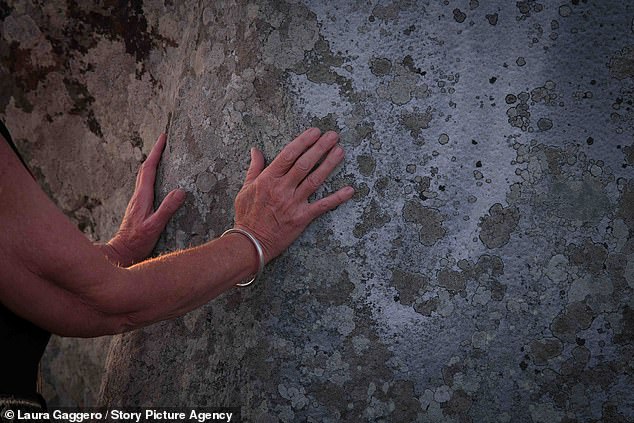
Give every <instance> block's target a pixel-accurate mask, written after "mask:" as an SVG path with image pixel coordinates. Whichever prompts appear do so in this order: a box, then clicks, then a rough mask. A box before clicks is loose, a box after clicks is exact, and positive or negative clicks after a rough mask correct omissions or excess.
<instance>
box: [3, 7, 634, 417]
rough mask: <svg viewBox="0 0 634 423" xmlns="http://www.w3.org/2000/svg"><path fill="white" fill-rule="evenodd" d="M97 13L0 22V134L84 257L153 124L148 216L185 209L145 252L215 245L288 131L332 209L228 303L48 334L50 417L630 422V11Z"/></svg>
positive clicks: (49, 13)
mask: <svg viewBox="0 0 634 423" xmlns="http://www.w3.org/2000/svg"><path fill="white" fill-rule="evenodd" d="M40 3H41V4H40ZM206 3H208V4H206ZM113 4H114V3H112V2H105V4H103V5H97V4H96V3H95V2H75V1H70V0H69V1H66V2H64V1H60V0H51V1H47V2H36V1H33V2H31V1H26V0H22V1H6V0H0V20H1V23H0V34H1V36H2V38H1V39H0V116H1V117H2V118H3V119H4V120H5V121H6V122H7V124H8V126H9V127H10V129H11V130H12V132H13V134H14V136H15V138H16V139H17V142H18V146H19V148H20V149H21V150H22V151H24V152H25V155H26V157H27V158H28V161H29V164H30V166H31V167H32V169H33V170H34V172H35V173H36V175H37V176H38V179H39V182H40V184H41V185H42V187H43V188H44V189H45V190H46V191H47V192H48V193H49V195H50V196H51V197H52V198H53V200H54V201H55V202H56V203H57V204H58V206H59V207H60V208H61V209H62V210H64V212H65V213H66V214H67V215H68V216H69V217H70V218H71V219H72V220H73V221H74V222H76V224H77V225H78V227H79V228H80V229H81V230H82V231H84V232H85V233H86V235H87V236H89V237H91V238H93V239H95V240H98V239H101V240H106V239H108V237H109V236H111V235H112V234H113V233H114V231H115V230H116V227H117V225H118V221H119V219H120V218H121V213H122V212H123V210H124V209H125V204H126V202H127V199H128V198H129V196H130V194H131V192H132V187H133V181H134V175H135V172H136V169H137V168H138V166H139V164H140V163H141V162H142V160H143V159H144V157H145V154H147V153H148V151H149V149H150V148H151V146H152V143H153V141H154V140H155V139H156V136H157V135H158V133H159V132H160V131H163V130H166V131H168V132H169V139H170V141H169V146H168V149H167V150H166V153H165V156H164V161H163V164H162V168H161V172H160V178H159V184H158V188H157V195H158V196H159V197H161V196H163V195H165V193H167V192H168V191H169V190H171V189H173V188H174V187H177V186H180V187H183V188H185V189H186V190H187V191H188V192H189V195H188V200H187V202H186V204H185V206H184V207H183V208H182V210H181V211H179V212H178V214H177V215H176V217H175V218H174V220H173V221H172V222H171V224H170V225H169V227H168V229H167V231H166V233H165V234H164V236H163V237H162V239H161V241H160V243H159V246H158V247H157V252H164V251H171V250H174V249H177V248H184V247H187V246H189V245H196V244H200V243H203V242H205V241H206V240H208V239H211V238H213V237H215V236H217V235H218V234H220V233H221V231H223V230H224V229H226V228H228V227H229V226H230V225H231V224H232V218H233V211H232V207H233V198H234V196H235V194H236V193H237V191H238V189H239V188H240V185H241V181H242V179H243V177H244V173H245V169H246V167H247V164H248V163H247V162H248V150H249V147H250V146H251V145H255V146H258V147H260V148H261V149H263V151H264V152H265V156H266V157H267V158H268V159H271V158H273V157H274V156H275V154H276V153H277V152H278V151H279V150H280V148H281V147H282V146H283V145H284V144H285V143H286V142H287V141H289V140H290V139H291V138H292V137H293V136H294V135H295V134H296V133H298V132H299V131H300V130H301V129H302V128H304V127H306V126H308V125H316V126H319V127H320V128H322V129H323V130H328V129H335V130H338V131H339V132H340V133H341V138H342V144H343V146H344V148H345V150H346V152H347V161H346V163H345V164H344V165H343V166H342V167H341V168H339V169H338V170H337V171H336V173H335V174H334V175H333V176H332V177H331V178H330V179H329V180H328V182H327V183H326V185H325V186H324V188H323V189H322V190H320V191H319V192H318V196H321V195H323V194H324V193H327V192H329V191H332V190H335V189H336V188H338V187H340V186H343V185H345V184H350V183H351V184H353V185H354V186H355V187H356V189H357V194H356V195H355V197H354V199H353V200H352V201H351V202H350V203H348V204H346V205H344V206H341V207H339V208H338V209H337V210H335V211H333V212H332V213H330V214H329V215H327V216H325V217H323V218H321V219H319V220H318V221H317V222H315V223H314V224H313V225H312V226H311V227H310V228H309V229H308V230H307V232H306V233H305V234H304V235H303V236H302V237H301V238H300V239H299V240H298V241H297V242H296V243H295V244H294V245H293V246H292V247H291V248H290V249H289V250H288V251H287V252H286V253H285V254H284V255H283V256H281V257H280V258H279V259H278V260H276V261H275V262H274V263H272V264H271V265H270V266H268V268H267V270H266V273H265V275H264V277H263V278H262V279H261V280H260V281H259V282H258V283H257V284H256V285H255V286H253V287H252V288H249V289H240V290H238V289H236V290H233V291H231V292H229V293H227V294H226V295H224V296H223V297H221V298H218V299H216V300H215V301H213V302H211V303H210V304H208V305H207V306H205V307H202V308H201V309H199V310H197V311H194V312H192V313H189V314H188V315H186V316H184V317H182V318H180V319H176V320H173V321H169V322H163V323H160V324H157V325H154V326H152V327H149V328H146V329H143V330H139V331H136V332H132V333H128V334H125V335H121V336H116V337H113V338H102V339H98V340H94V341H87V340H66V339H59V338H56V339H54V340H53V341H52V343H51V345H50V346H49V349H48V352H47V355H46V356H45V359H44V361H43V370H44V372H43V373H44V378H45V390H44V394H45V396H46V397H47V398H48V399H49V401H50V403H51V404H53V405H77V404H78V405H95V404H100V405H174V406H176V405H200V406H203V405H208V406H219V405H235V406H240V407H241V408H242V414H243V416H245V417H247V418H248V420H249V421H258V422H265V421H288V422H294V421H320V422H328V421H350V422H357V421H421V422H426V421H429V422H440V421H443V422H463V421H474V422H479V421H490V422H572V421H578V422H594V421H599V420H602V421H615V422H619V421H623V422H625V421H631V420H632V419H634V389H633V386H634V375H633V371H634V370H633V368H632V356H633V354H634V345H633V342H634V297H633V296H632V294H633V290H634V275H633V272H634V237H633V234H634V174H633V173H632V166H633V165H634V159H633V157H634V153H633V152H634V143H633V142H632V138H631V134H632V131H633V130H634V112H633V111H632V110H631V108H632V102H633V101H634V94H633V93H634V80H633V78H634V61H633V59H632V57H633V52H634V40H633V36H634V35H633V32H634V26H633V23H632V22H633V18H634V6H632V5H630V4H629V3H628V2H619V1H616V0H609V1H607V0H606V1H601V2H592V1H590V2H586V1H579V0H572V1H563V0H562V1H559V2H546V1H542V2H539V1H536V0H527V1H517V2H507V1H486V2H485V1H477V0H470V1H467V0H462V1H451V2H450V1H444V2H435V1H416V0H395V1H392V2H389V1H387V2H380V3H377V2H358V1H353V0H341V1H334V0H331V1H312V0H301V1H293V2H291V1H289V2H286V1H266V0H259V1H246V0H238V1H217V2H193V1H183V2H172V1H167V0H166V1H164V2H161V1H155V0H145V1H140V0H137V1H132V2H129V4H128V5H127V6H125V7H119V6H114V5H113ZM106 355H107V357H106Z"/></svg>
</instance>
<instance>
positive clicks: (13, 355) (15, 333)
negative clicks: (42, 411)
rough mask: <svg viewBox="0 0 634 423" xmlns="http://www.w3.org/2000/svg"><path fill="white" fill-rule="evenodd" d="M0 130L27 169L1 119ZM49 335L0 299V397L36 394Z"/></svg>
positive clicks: (36, 395)
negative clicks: (40, 367)
mask: <svg viewBox="0 0 634 423" xmlns="http://www.w3.org/2000/svg"><path fill="white" fill-rule="evenodd" d="M0 134H2V136H3V137H4V139H5V140H7V142H8V143H9V145H10V146H11V148H12V149H13V151H15V153H16V155H17V156H18V157H19V158H20V161H21V162H22V164H24V166H25V167H26V168H27V169H28V167H27V166H26V163H25V162H24V160H23V159H22V157H21V156H20V154H19V153H18V150H17V149H16V147H15V145H14V144H13V140H12V139H11V135H10V134H9V131H8V130H7V128H6V127H5V126H4V124H3V123H2V121H0ZM1 277H3V275H1V274H0V278H1ZM50 336H51V334H50V333H49V332H47V331H45V330H44V329H41V328H39V327H37V326H35V325H34V324H33V323H31V322H29V321H28V320H25V319H23V318H21V317H19V316H17V315H16V314H14V313H13V312H11V311H10V310H9V309H8V308H6V307H5V306H4V305H2V304H1V303H0V398H1V397H2V395H16V396H17V395H20V396H34V397H38V394H37V388H36V385H37V369H38V365H39V363H40V359H41V358H42V354H44V349H45V348H46V344H48V340H49V338H50ZM0 405H1V404H0Z"/></svg>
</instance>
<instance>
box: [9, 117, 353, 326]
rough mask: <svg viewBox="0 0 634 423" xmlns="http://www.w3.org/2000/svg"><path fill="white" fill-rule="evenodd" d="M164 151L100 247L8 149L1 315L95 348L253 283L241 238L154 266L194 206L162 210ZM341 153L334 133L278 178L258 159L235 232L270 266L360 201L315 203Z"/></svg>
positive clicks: (336, 196)
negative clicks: (177, 216)
mask: <svg viewBox="0 0 634 423" xmlns="http://www.w3.org/2000/svg"><path fill="white" fill-rule="evenodd" d="M165 143H166V136H165V135H161V136H160V137H159V139H158V141H157V143H156V144H155V146H154V148H153V149H152V152H151V153H150V154H149V156H148V158H147V160H146V161H145V162H144V163H143V165H142V166H141V169H140V170H139V173H138V176H137V180H136V188H135V192H134V194H133V196H132V199H131V200H130V203H129V204H128V207H127V209H126V213H125V216H124V218H123V221H122V224H121V228H120V229H119V231H118V233H117V234H116V235H115V236H114V238H113V239H112V240H110V241H109V242H108V243H107V244H101V245H99V244H93V243H91V242H90V241H89V240H88V239H87V238H86V237H85V236H84V235H83V234H82V233H81V232H80V231H79V230H78V229H77V228H75V227H74V226H73V224H72V223H71V222H70V221H69V220H68V219H67V218H66V216H65V215H64V214H63V213H62V212H61V211H59V210H58V209H57V208H56V207H55V205H54V204H53V203H52V202H51V201H50V200H49V199H48V197H47V196H46V194H45V193H44V192H43V191H42V190H41V189H40V187H39V186H38V185H37V183H36V182H35V181H34V180H33V178H32V177H31V176H30V175H29V173H28V171H27V170H26V169H25V168H24V167H23V166H22V164H21V163H20V162H19V160H18V158H17V157H16V156H15V154H13V152H12V151H11V149H10V148H9V146H8V144H7V143H6V142H4V141H2V142H0V199H1V201H0V275H2V276H0V301H1V302H2V304H4V305H5V306H6V307H7V308H9V309H10V310H12V311H13V312H14V313H16V314H17V315H19V316H21V317H23V318H25V319H27V320H29V321H31V322H33V323H35V324H36V325H38V326H40V327H42V328H44V329H46V330H48V331H50V332H53V333H55V334H59V335H62V336H78V337H93V336H101V335H108V334H114V333H120V332H125V331H129V330H132V329H136V328H140V327H143V326H147V325H149V324H152V323H155V322H158V321H161V320H166V319H171V318H175V317H177V316H181V315H183V314H185V313H187V312H188V311H191V310H193V309H195V308H197V307H200V306H201V305H203V304H206V303H207V302H209V301H210V300H211V299H213V298H215V297H216V296H218V295H220V294H222V293H223V292H225V291H227V290H228V289H230V288H232V287H234V286H235V284H236V283H238V282H241V281H243V280H245V279H247V278H248V277H249V276H251V275H252V274H254V273H255V272H256V271H257V268H258V258H257V254H256V251H255V248H254V247H253V245H252V244H251V242H250V241H249V240H248V239H247V238H246V237H245V236H244V235H241V234H229V235H227V236H225V237H223V238H218V239H215V240H212V241H210V242H207V243H205V244H203V245H200V246H198V247H194V248H190V249H186V250H181V251H176V252H173V253H170V254H166V255H163V256H160V257H157V258H152V259H149V260H144V259H145V258H146V257H147V255H148V254H150V252H151V251H152V249H153V247H154V245H155V243H156V241H157V240H158V237H159V236H160V234H161V232H162V231H163V229H164V228H165V225H166V224H167V222H168V220H169V218H170V217H171V216H172V215H173V213H174V212H175V211H176V210H177V209H178V207H180V205H181V204H182V203H183V201H184V198H185V193H184V192H183V191H181V190H174V191H172V192H170V193H169V194H168V195H167V196H166V198H165V199H164V200H163V202H162V203H161V205H160V206H159V207H158V209H157V210H156V211H153V203H154V182H155V177H156V169H157V166H158V164H159V162H160V157H161V154H162V151H163V149H164V148H165ZM337 143H338V136H337V134H336V133H335V132H327V133H325V134H323V135H322V134H321V132H320V131H319V130H318V129H316V128H311V129H308V130H307V131H305V132H304V133H302V134H301V135H299V136H298V137H297V138H296V139H295V140H293V141H292V142H291V143H289V144H288V145H287V146H286V147H284V149H283V150H282V151H281V152H280V154H279V155H278V156H277V157H276V158H275V159H274V160H273V161H272V163H271V164H270V165H269V166H268V167H265V161H264V156H263V155H262V153H261V152H260V151H259V150H257V149H252V150H251V165H250V167H249V170H248V171H247V176H246V180H245V182H244V186H243V187H242V189H241V190H240V192H239V193H238V195H237V196H236V199H235V210H236V215H235V226H234V227H237V228H242V229H245V230H247V231H249V232H250V233H251V234H253V235H254V236H255V237H256V238H257V239H258V240H259V241H260V243H261V244H262V247H263V249H264V256H265V260H266V262H267V263H268V262H269V261H270V260H272V259H273V258H275V257H276V256H278V255H279V254H281V253H282V252H283V251H284V250H285V249H286V248H288V246H289V245H290V244H291V243H292V242H293V241H294V240H295V239H296V238H297V237H298V236H299V235H300V234H301V233H302V232H303V231H304V229H305V228H306V227H307V226H308V225H309V224H310V223H311V222H312V221H313V220H314V219H316V218H317V217H319V216H320V215H322V214H324V213H325V212H327V211H329V210H332V209H334V208H335V207H337V206H338V205H340V204H342V203H344V202H346V201H348V200H349V199H350V198H351V197H352V195H353V193H354V191H353V190H352V188H351V187H345V188H342V189H340V190H339V191H337V192H335V193H333V194H331V195H329V196H327V197H324V198H322V199H320V200H317V201H315V202H312V203H309V202H308V197H309V196H310V195H312V194H313V193H314V192H315V191H316V190H317V188H318V187H319V186H321V184H322V183H323V182H324V180H325V179H326V178H327V177H328V175H330V174H331V173H332V171H333V170H334V168H335V167H336V166H337V165H338V164H339V163H340V162H341V161H342V160H343V157H344V153H343V150H342V149H341V147H339V145H338V144H337ZM320 161H321V163H320V164H319V166H317V168H316V169H314V168H315V165H317V164H318V163H319V162H320ZM313 169H314V170H313ZM311 170H313V171H312V172H311Z"/></svg>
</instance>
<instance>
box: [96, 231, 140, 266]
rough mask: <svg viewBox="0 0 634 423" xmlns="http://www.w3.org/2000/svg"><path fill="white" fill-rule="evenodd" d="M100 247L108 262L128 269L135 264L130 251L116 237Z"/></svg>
mask: <svg viewBox="0 0 634 423" xmlns="http://www.w3.org/2000/svg"><path fill="white" fill-rule="evenodd" d="M98 245H99V247H100V249H101V251H102V252H103V253H104V255H105V256H106V257H107V258H108V260H110V261H111V262H113V263H114V264H116V265H118V266H122V267H128V266H132V265H133V264H134V262H135V260H134V258H133V257H132V256H131V254H130V252H129V251H128V249H127V248H126V247H125V246H124V245H122V243H121V242H120V241H119V239H118V238H117V236H116V235H115V237H114V238H112V239H111V240H110V241H108V242H107V243H105V244H98Z"/></svg>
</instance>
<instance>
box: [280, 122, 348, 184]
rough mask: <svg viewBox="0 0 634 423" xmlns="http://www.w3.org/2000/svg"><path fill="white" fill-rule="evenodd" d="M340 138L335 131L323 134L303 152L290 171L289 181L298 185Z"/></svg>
mask: <svg viewBox="0 0 634 423" xmlns="http://www.w3.org/2000/svg"><path fill="white" fill-rule="evenodd" d="M338 139H339V135H337V133H336V132H333V131H329V132H326V133H325V134H324V135H322V137H321V138H319V141H317V142H316V143H315V144H313V146H312V147H310V148H309V149H308V151H306V152H305V153H304V154H302V155H301V156H300V157H299V158H298V159H297V161H296V162H295V164H294V165H293V166H292V167H291V169H290V170H289V171H288V174H287V175H288V176H287V177H288V183H289V184H291V185H292V186H293V187H297V186H298V185H299V184H300V182H301V181H302V180H303V179H304V178H305V177H306V175H308V173H309V172H310V171H311V170H312V169H313V168H314V167H315V165H316V164H317V163H318V162H319V160H320V159H321V158H322V157H323V156H324V155H325V154H327V153H328V151H330V149H332V148H333V146H334V145H335V144H336V143H337V140H338Z"/></svg>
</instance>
